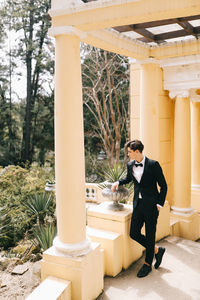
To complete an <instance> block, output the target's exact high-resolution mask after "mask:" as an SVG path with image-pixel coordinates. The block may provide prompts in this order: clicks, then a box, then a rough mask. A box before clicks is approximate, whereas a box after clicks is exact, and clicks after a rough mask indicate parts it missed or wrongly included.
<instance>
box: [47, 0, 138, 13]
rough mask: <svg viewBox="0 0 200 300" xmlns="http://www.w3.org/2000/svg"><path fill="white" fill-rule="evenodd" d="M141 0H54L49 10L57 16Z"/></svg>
mask: <svg viewBox="0 0 200 300" xmlns="http://www.w3.org/2000/svg"><path fill="white" fill-rule="evenodd" d="M139 1H140V0H101V1H94V2H88V3H84V2H82V1H81V0H67V1H66V0H63V1H58V0H53V1H52V9H50V10H49V14H50V16H51V17H57V16H62V15H69V14H71V13H76V12H81V11H87V10H93V9H95V8H97V9H98V8H103V7H109V6H116V5H122V4H124V5H125V4H127V3H129V2H139Z"/></svg>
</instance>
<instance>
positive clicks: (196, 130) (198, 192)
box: [191, 101, 200, 211]
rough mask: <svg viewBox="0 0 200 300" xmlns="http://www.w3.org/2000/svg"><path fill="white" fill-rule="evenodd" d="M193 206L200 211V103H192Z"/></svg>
mask: <svg viewBox="0 0 200 300" xmlns="http://www.w3.org/2000/svg"><path fill="white" fill-rule="evenodd" d="M191 128H192V131H191V152H192V156H191V158H192V168H191V170H192V174H191V177H192V185H191V189H192V190H191V202H192V206H193V207H194V208H195V209H197V210H198V211H200V102H196V101H192V102H191Z"/></svg>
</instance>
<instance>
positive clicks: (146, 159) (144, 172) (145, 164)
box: [140, 157, 149, 182]
mask: <svg viewBox="0 0 200 300" xmlns="http://www.w3.org/2000/svg"><path fill="white" fill-rule="evenodd" d="M148 166H149V159H148V157H145V163H144V171H143V174H142V177H141V180H140V182H142V180H143V179H144V177H145V174H146V171H147V169H148Z"/></svg>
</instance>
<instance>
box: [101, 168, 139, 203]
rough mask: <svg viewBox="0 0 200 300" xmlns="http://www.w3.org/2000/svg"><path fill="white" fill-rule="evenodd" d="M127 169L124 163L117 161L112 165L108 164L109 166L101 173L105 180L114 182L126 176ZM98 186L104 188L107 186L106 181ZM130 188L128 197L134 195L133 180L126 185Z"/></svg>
mask: <svg viewBox="0 0 200 300" xmlns="http://www.w3.org/2000/svg"><path fill="white" fill-rule="evenodd" d="M126 173H127V170H126V168H125V166H124V164H121V163H116V164H114V165H113V166H112V167H111V166H110V165H108V164H107V166H106V167H105V169H104V172H103V173H101V175H102V176H103V178H104V181H108V182H112V183H114V182H115V181H118V180H120V179H122V178H125V177H126ZM98 186H99V187H100V188H101V189H104V188H105V187H106V184H105V183H104V182H102V183H100V184H98ZM126 187H127V189H128V192H129V193H128V198H129V197H131V196H132V194H133V187H134V185H133V182H130V183H129V184H127V185H126Z"/></svg>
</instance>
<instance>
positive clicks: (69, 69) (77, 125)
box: [41, 27, 103, 300]
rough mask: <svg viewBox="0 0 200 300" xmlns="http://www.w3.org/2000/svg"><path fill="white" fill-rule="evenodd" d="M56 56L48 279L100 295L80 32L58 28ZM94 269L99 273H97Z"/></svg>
mask: <svg viewBox="0 0 200 300" xmlns="http://www.w3.org/2000/svg"><path fill="white" fill-rule="evenodd" d="M50 33H51V34H52V35H53V34H54V36H56V57H55V70H56V72H55V157H56V158H55V172H56V211H57V226H58V235H57V237H56V238H55V239H54V241H53V246H52V247H51V248H49V249H47V250H46V251H45V252H44V253H43V260H42V262H41V277H42V280H44V279H45V278H47V277H48V276H53V277H56V278H61V279H64V280H68V281H71V282H72V285H71V286H72V299H80V300H83V299H84V300H90V299H96V298H97V297H98V295H99V294H100V293H101V291H102V288H103V254H102V252H101V249H100V244H99V243H91V242H90V239H89V238H87V237H86V209H85V163H84V131H83V103H82V84H81V61H80V38H79V34H81V32H80V31H78V30H76V29H74V28H73V27H64V28H62V27H61V28H59V27H58V28H57V27H56V28H52V29H51V31H50ZM91 270H93V272H91Z"/></svg>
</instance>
